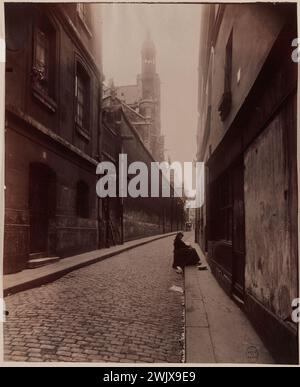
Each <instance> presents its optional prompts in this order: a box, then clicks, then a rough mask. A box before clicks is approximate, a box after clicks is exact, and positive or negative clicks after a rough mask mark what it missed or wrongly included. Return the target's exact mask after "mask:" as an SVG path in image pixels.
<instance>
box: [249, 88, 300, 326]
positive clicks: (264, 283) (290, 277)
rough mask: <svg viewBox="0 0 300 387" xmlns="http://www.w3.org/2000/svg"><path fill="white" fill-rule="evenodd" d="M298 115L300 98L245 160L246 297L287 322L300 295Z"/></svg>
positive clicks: (252, 147)
mask: <svg viewBox="0 0 300 387" xmlns="http://www.w3.org/2000/svg"><path fill="white" fill-rule="evenodd" d="M295 109H296V96H295V95H294V97H293V101H290V103H289V104H288V105H286V106H285V107H283V108H282V109H281V111H280V112H279V113H278V114H277V115H276V116H275V118H274V119H273V120H272V122H271V123H270V124H269V125H268V127H267V128H266V129H265V131H264V132H263V133H262V134H261V135H260V136H259V137H258V138H257V140H256V141H254V142H253V143H252V144H251V146H250V147H249V149H248V150H247V152H246V154H245V221H246V252H247V253H246V274H245V275H246V291H247V292H249V294H251V295H252V296H254V297H255V298H257V300H259V301H260V302H261V303H262V304H263V305H265V307H267V308H268V309H269V310H271V311H272V312H273V313H275V314H276V315H277V316H278V317H279V318H281V319H282V320H285V319H287V318H288V317H289V316H290V314H291V300H293V299H294V298H296V297H297V294H298V278H297V259H298V258H297V244H296V243H294V240H293V237H291V236H292V234H293V233H294V231H293V228H295V223H296V219H295V215H292V214H291V213H289V211H287V207H289V208H291V206H292V205H293V204H295V203H293V197H292V195H293V190H294V187H291V185H290V184H291V182H290V179H291V173H292V171H291V169H292V168H293V167H292V165H291V163H290V161H289V154H288V147H287V130H289V129H288V127H287V122H290V125H291V126H292V127H294V128H295V125H296V122H295V117H296V115H295V111H296V110H295ZM287 116H289V119H288V121H287V119H286V117H287ZM262 166H263V167H262ZM295 210H296V208H295ZM295 213H296V211H294V214H295ZM258 225H259V226H258Z"/></svg>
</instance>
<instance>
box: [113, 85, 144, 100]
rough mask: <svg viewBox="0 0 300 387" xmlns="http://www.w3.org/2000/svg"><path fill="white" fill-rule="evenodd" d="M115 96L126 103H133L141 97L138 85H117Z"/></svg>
mask: <svg viewBox="0 0 300 387" xmlns="http://www.w3.org/2000/svg"><path fill="white" fill-rule="evenodd" d="M116 91H117V97H118V98H119V99H120V100H121V101H122V102H124V103H126V104H127V105H133V104H135V103H136V102H138V100H139V99H140V98H141V96H140V91H139V87H138V85H128V86H119V87H117V88H116Z"/></svg>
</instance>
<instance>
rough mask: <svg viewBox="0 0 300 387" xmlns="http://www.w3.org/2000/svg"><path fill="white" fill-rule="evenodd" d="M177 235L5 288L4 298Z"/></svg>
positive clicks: (173, 233) (159, 237)
mask: <svg viewBox="0 0 300 387" xmlns="http://www.w3.org/2000/svg"><path fill="white" fill-rule="evenodd" d="M175 234H177V231H174V232H171V233H168V234H163V235H159V236H156V237H153V239H150V240H147V241H142V242H137V243H135V244H133V245H131V246H127V247H123V248H120V250H118V251H113V252H108V253H107V254H104V255H102V256H101V257H95V258H91V260H89V261H86V262H79V263H77V264H74V265H73V266H70V267H66V268H64V269H61V270H58V271H56V272H54V273H49V274H46V275H44V276H41V277H39V278H34V279H32V280H28V281H26V282H23V283H20V284H17V285H13V286H10V287H7V288H4V289H3V296H4V297H7V296H10V295H12V294H16V293H19V292H21V291H24V290H29V289H33V288H36V287H38V286H41V285H45V284H47V283H49V282H53V281H56V280H57V279H59V278H61V277H63V276H64V275H66V274H68V273H70V272H72V271H74V270H78V269H81V268H83V267H85V266H89V265H92V264H94V263H97V262H101V261H104V260H105V259H107V258H110V257H113V256H115V255H118V254H121V253H124V252H126V251H128V250H131V249H134V248H136V247H140V246H143V245H146V244H148V243H151V242H155V241H157V240H160V239H163V238H167V237H169V236H172V235H175Z"/></svg>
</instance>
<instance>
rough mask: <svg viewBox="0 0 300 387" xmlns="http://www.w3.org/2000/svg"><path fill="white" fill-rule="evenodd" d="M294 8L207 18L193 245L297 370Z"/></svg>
mask: <svg viewBox="0 0 300 387" xmlns="http://www.w3.org/2000/svg"><path fill="white" fill-rule="evenodd" d="M296 36H297V8H296V5H291V4H281V5H279V4H276V5H271V4H235V5H233V4H228V5H225V4H219V5H218V4H215V5H206V6H203V8H202V16H201V38H200V51H199V125H198V135H197V136H198V137H197V143H198V157H197V158H198V160H199V161H203V162H205V168H206V177H205V180H206V182H205V190H206V193H205V197H206V200H205V205H204V206H203V207H202V208H200V209H198V210H197V217H196V240H197V241H198V243H199V244H200V246H201V247H202V249H203V250H204V251H206V252H207V254H208V258H209V263H210V265H211V268H212V271H213V273H214V274H215V276H216V277H217V279H218V280H219V282H220V283H221V284H222V285H223V287H224V289H226V291H227V292H228V293H229V294H230V295H231V296H232V297H233V299H235V300H236V301H237V302H238V303H239V304H240V305H241V307H242V308H243V310H245V312H246V313H247V315H248V316H249V318H250V320H251V321H252V323H253V324H254V326H255V327H256V329H257V330H258V332H260V333H261V335H262V337H263V339H264V340H265V342H266V343H267V345H268V347H269V348H270V350H271V351H272V353H273V355H274V357H275V359H277V360H278V361H280V362H287V363H288V362H297V361H298V340H297V335H298V331H297V324H295V323H294V322H293V321H292V320H291V312H292V307H291V304H292V300H293V299H295V298H297V297H298V274H297V273H298V242H297V238H298V231H297V230H298V225H297V211H298V204H297V202H298V189H297V157H296V154H297V153H296V152H297V149H296V144H297V64H296V63H294V62H293V61H292V59H291V54H292V50H293V48H292V46H291V42H292V40H293V39H294V38H295V37H296Z"/></svg>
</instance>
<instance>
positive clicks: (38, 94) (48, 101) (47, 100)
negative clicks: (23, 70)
mask: <svg viewBox="0 0 300 387" xmlns="http://www.w3.org/2000/svg"><path fill="white" fill-rule="evenodd" d="M32 94H33V96H34V97H35V98H36V99H38V100H39V102H41V103H42V104H43V105H44V106H45V107H46V108H47V109H49V110H50V111H51V112H52V113H55V112H56V109H57V104H56V102H55V101H54V100H53V99H52V98H51V97H49V95H47V94H46V93H44V92H43V91H42V90H41V89H39V88H38V87H37V86H35V85H34V84H33V85H32Z"/></svg>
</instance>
